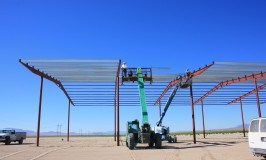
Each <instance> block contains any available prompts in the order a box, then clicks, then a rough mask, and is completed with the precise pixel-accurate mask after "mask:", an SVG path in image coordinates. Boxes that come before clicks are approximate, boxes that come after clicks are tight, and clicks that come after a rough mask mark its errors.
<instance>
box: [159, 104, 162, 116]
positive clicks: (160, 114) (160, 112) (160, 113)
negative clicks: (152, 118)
mask: <svg viewBox="0 0 266 160" xmlns="http://www.w3.org/2000/svg"><path fill="white" fill-rule="evenodd" d="M161 116H162V109H161V100H160V101H159V118H161Z"/></svg>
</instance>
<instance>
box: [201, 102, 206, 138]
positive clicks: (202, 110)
mask: <svg viewBox="0 0 266 160" xmlns="http://www.w3.org/2000/svg"><path fill="white" fill-rule="evenodd" d="M201 114H202V127H203V138H206V137H205V122H204V109H203V102H202V101H201Z"/></svg>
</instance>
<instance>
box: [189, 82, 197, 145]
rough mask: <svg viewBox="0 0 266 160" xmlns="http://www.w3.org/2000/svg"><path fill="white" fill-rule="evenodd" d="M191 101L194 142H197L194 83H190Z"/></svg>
mask: <svg viewBox="0 0 266 160" xmlns="http://www.w3.org/2000/svg"><path fill="white" fill-rule="evenodd" d="M190 103H191V112H192V130H193V142H194V144H196V130H195V115H194V103H193V89H192V85H190Z"/></svg>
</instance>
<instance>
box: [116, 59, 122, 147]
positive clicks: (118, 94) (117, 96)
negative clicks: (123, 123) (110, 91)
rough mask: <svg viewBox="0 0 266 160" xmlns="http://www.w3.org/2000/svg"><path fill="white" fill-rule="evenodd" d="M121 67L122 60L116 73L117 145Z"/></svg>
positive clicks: (118, 138)
mask: <svg viewBox="0 0 266 160" xmlns="http://www.w3.org/2000/svg"><path fill="white" fill-rule="evenodd" d="M120 67H121V60H119V63H118V67H117V73H116V89H117V91H116V99H117V101H116V105H117V111H116V112H117V134H116V136H117V139H116V140H117V146H120V93H119V92H120V89H119V88H120V87H119V86H120V84H119V83H120V82H119V73H120Z"/></svg>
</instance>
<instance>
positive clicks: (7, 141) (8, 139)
mask: <svg viewBox="0 0 266 160" xmlns="http://www.w3.org/2000/svg"><path fill="white" fill-rule="evenodd" d="M10 143H11V140H10V137H6V141H5V144H6V145H9V144H10Z"/></svg>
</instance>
